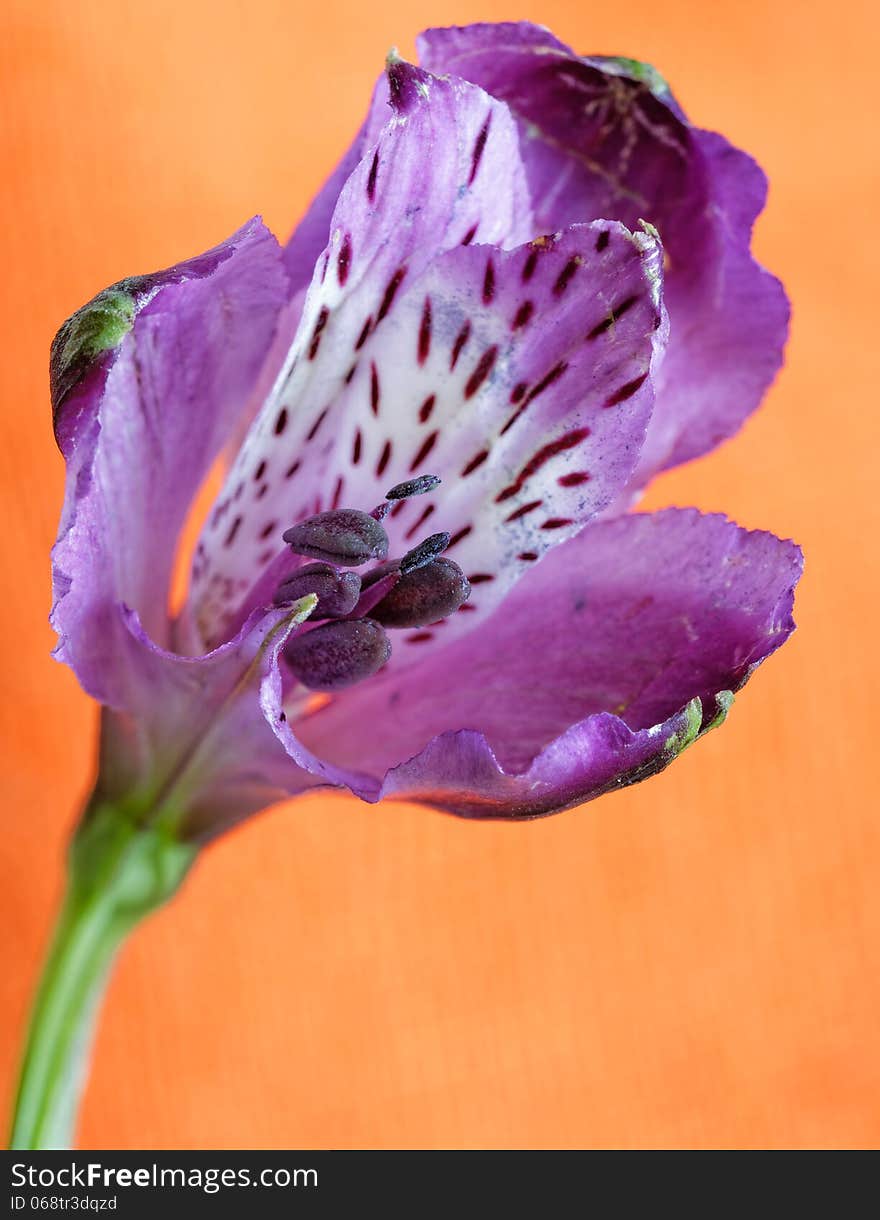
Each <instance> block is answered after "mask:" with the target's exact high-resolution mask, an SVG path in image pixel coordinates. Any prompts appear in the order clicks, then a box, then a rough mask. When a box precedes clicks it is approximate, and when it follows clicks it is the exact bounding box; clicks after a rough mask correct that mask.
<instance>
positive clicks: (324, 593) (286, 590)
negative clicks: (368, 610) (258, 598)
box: [274, 563, 361, 619]
mask: <svg viewBox="0 0 880 1220" xmlns="http://www.w3.org/2000/svg"><path fill="white" fill-rule="evenodd" d="M309 593H314V594H315V595H316V596H317V598H318V605H317V606H316V608H315V612H314V614H313V615H312V618H313V619H316V618H343V617H344V616H345V615H346V614H351V612H352V610H353V609H354V608H355V606H356V605H357V602H358V598H359V597H360V594H361V578H360V577H359V576H358V574H357V573H356V572H339V571H337V569H336V568H332V567H331V566H330V564H329V563H307V564H306V565H305V567H303V568H300V569H299V570H298V571H296V572H293V573H292V574H291V575H290V576H288V578H287V579H286V580H285V581H284V582H283V583H282V584H281V585H279V586H278V592H277V593H276V594H275V599H274V600H275V605H276V606H283V605H286V604H287V602H295V601H298V600H299V599H300V598H301V597H306V596H307V595H308V594H309Z"/></svg>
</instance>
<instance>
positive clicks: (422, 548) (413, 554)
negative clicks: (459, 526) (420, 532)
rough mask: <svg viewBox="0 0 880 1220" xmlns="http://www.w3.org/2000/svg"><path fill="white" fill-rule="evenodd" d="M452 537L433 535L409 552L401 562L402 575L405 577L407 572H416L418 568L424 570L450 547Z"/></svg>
mask: <svg viewBox="0 0 880 1220" xmlns="http://www.w3.org/2000/svg"><path fill="white" fill-rule="evenodd" d="M450 537H451V535H450V534H447V533H442V534H431V535H430V536H429V537H428V538H425V539H424V541H422V542H420V543H419V545H418V546H414V547H413V549H412V550H411V551H407V553H406V554H405V555H404V557H403V559H401V561H400V571H401V573H402V574H403V575H404V576H405V575H406V574H407V572H414V571H415V570H416V568H422V567H424V566H425V564H426V563H430V562H431V560H432V559H436V558H437V556H438V555H439V554H441V553H442V552H443V551H445V550H446V548H447V547H448V546H449V539H450Z"/></svg>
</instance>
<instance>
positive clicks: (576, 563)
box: [297, 509, 801, 816]
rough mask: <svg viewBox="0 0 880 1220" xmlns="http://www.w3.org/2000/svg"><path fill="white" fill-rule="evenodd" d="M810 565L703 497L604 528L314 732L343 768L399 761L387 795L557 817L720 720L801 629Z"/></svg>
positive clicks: (350, 697)
mask: <svg viewBox="0 0 880 1220" xmlns="http://www.w3.org/2000/svg"><path fill="white" fill-rule="evenodd" d="M800 570H801V557H800V552H799V550H798V548H797V547H795V546H794V545H793V544H792V543H788V542H781V541H780V540H779V539H777V538H775V537H774V536H773V535H772V534H767V533H762V532H749V531H746V530H743V529H740V528H738V527H737V526H735V525H733V524H732V523H731V522H729V521H727V520H726V519H725V518H724V517H721V516H714V515H713V516H703V515H701V514H700V513H698V512H697V511H696V510H694V509H686V510H677V509H671V510H667V511H665V512H660V513H656V514H653V515H634V516H628V517H621V518H617V519H615V520H613V521H607V522H601V523H597V524H595V525H592V526H589V527H588V528H587V529H585V530H584V531H583V532H582V533H580V534H578V535H577V536H576V537H575V538H573V539H571V540H570V541H569V542H567V543H565V544H564V545H563V546H560V547H558V548H556V549H555V550H554V551H553V552H551V553H550V554H548V555H547V556H545V558H544V559H543V560H542V561H541V563H540V564H538V565H537V567H536V568H534V569H533V571H532V572H531V573H530V575H529V576H528V578H526V579H525V580H523V581H521V582H520V583H519V585H518V586H517V587H516V589H515V590H514V591H513V592H512V593H511V594H510V595H509V597H508V598H507V599H506V600H505V602H504V604H503V605H502V606H501V607H500V608H499V609H498V610H497V611H496V613H495V614H494V615H493V616H492V617H491V618H490V619H489V620H488V621H487V622H486V623H485V624H484V625H483V626H482V627H481V628H480V629H478V630H476V631H474V632H471V633H470V634H469V635H467V636H465V637H464V638H462V639H459V640H457V641H456V642H454V643H453V644H451V645H450V646H449V647H446V648H443V649H437V650H436V651H435V652H434V653H433V654H432V655H431V656H429V657H428V658H427V659H426V660H425V662H424V663H423V664H420V665H415V666H411V667H410V668H408V669H406V670H404V671H402V672H399V673H395V672H393V671H392V672H390V673H387V674H383V675H379V676H378V677H377V678H375V679H373V680H371V681H369V682H367V683H364V685H363V686H362V687H359V688H355V689H354V690H352V691H351V692H350V693H348V694H346V695H345V696H344V697H343V698H340V699H338V700H336V701H334V702H332V703H331V704H329V705H328V706H327V707H326V708H324V709H323V710H321V711H318V712H317V713H316V714H315V715H313V716H312V717H310V718H309V719H307V720H305V721H303V722H302V723H301V724H300V725H299V726H297V732H298V734H299V737H300V739H301V741H302V743H303V744H304V745H305V746H306V747H307V748H308V749H309V750H310V751H312V752H313V754H315V755H318V756H320V757H321V758H324V759H326V760H328V761H329V762H330V763H332V764H334V765H336V766H339V767H345V768H352V769H356V770H359V771H364V772H367V773H369V774H371V775H373V776H376V777H381V776H382V775H383V773H385V772H386V771H387V772H388V773H387V775H386V776H385V780H384V783H383V786H382V788H381V795H382V796H389V795H396V796H401V797H407V798H412V799H418V800H421V801H427V802H429V803H433V804H436V805H439V806H441V807H443V808H447V809H450V810H451V811H453V812H457V813H466V814H474V815H481V814H493V815H498V816H526V815H535V814H539V813H547V812H552V811H553V810H555V809H558V808H561V807H563V806H566V805H570V804H574V803H577V802H580V801H585V800H588V799H590V798H592V797H593V796H597V795H599V794H600V793H602V792H604V791H607V790H608V789H609V788H613V787H619V786H621V785H623V784H625V783H630V782H633V781H634V780H635V779H640V778H644V776H645V775H646V774H652V773H653V772H654V771H655V770H657V769H660V768H661V767H662V766H665V765H666V763H667V762H669V761H671V759H672V758H673V757H675V755H676V754H677V753H680V751H681V749H682V748H683V745H684V744H689V743H690V741H691V740H693V738H694V736H695V735H696V734H697V733H698V732H699V731H702V730H705V729H706V728H707V727H710V726H711V724H713V723H714V722H715V721H716V718H717V716H718V715H719V714H720V713H721V712H723V711H724V710H725V709H726V706H727V704H729V701H730V695H729V692H732V691H735V690H737V689H739V688H740V687H741V686H742V685H743V684H744V682H745V681H746V680H747V678H748V677H749V675H750V674H751V672H752V671H753V670H754V668H755V667H756V666H757V665H758V664H759V663H760V662H761V661H762V660H764V659H765V658H766V657H767V656H769V655H770V653H772V652H773V651H775V649H776V648H778V647H779V646H780V645H781V644H782V643H783V642H784V641H785V640H786V639H787V637H788V636H789V634H790V633H791V631H792V630H793V627H794V624H793V621H792V618H791V608H792V601H793V589H794V585H795V584H796V582H797V579H798V576H799V574H800ZM476 592H478V590H476V591H475V593H476ZM406 759H409V761H404V760H406ZM366 794H367V795H368V797H369V793H368V792H367V793H366Z"/></svg>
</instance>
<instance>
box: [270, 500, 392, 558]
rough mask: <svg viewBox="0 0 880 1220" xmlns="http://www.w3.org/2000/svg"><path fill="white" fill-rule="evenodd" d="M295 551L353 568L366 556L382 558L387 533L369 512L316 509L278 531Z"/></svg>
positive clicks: (351, 509) (386, 545)
mask: <svg viewBox="0 0 880 1220" xmlns="http://www.w3.org/2000/svg"><path fill="white" fill-rule="evenodd" d="M282 536H283V538H284V541H285V542H286V543H287V544H288V545H289V546H290V549H291V550H292V551H293V552H294V553H295V554H297V555H307V556H308V557H309V558H310V559H326V560H329V562H330V563H335V564H339V565H340V566H341V567H344V568H356V567H358V566H359V565H360V564H362V563H366V562H367V560H368V559H384V558H385V556H386V555H387V554H388V535H387V534H386V533H385V531H384V530H383V528H382V526H381V525H380V524H379V522H378V521H377V520H376V519H375V518H374V517H371V516H370V514H369V513H362V512H361V511H360V510H359V509H356V508H340V509H337V510H336V511H335V512H329V513H318V515H317V516H316V517H309V518H308V519H307V520H306V521H300V523H299V525H294V526H292V527H291V528H290V529H289V530H285V531H284V534H283V535H282Z"/></svg>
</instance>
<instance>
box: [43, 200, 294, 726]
mask: <svg viewBox="0 0 880 1220" xmlns="http://www.w3.org/2000/svg"><path fill="white" fill-rule="evenodd" d="M284 289H285V280H284V273H283V271H282V269H281V264H280V251H279V249H278V246H277V244H276V242H275V240H274V238H273V237H272V236H271V234H269V233H268V232H267V230H266V229H265V228H263V226H262V224H261V223H260V222H259V221H256V220H255V221H251V222H250V224H248V225H245V227H244V228H243V229H241V230H240V231H239V232H238V233H236V234H235V235H234V236H233V237H231V238H230V239H229V240H228V241H227V242H224V243H223V245H221V246H218V247H217V249H216V250H213V251H211V252H209V253H208V254H206V255H202V256H201V257H200V258H197V259H193V260H192V261H190V262H188V263H182V264H180V265H179V266H177V267H173V268H171V269H170V270H168V271H165V272H161V273H159V274H157V275H153V276H144V277H139V278H137V279H132V280H124V281H123V282H122V283H121V284H117V285H115V286H114V287H113V288H110V289H107V290H106V292H103V293H101V294H100V296H98V297H96V298H95V300H94V301H92V302H90V303H89V304H88V305H86V306H84V307H83V309H82V310H80V311H79V313H78V314H75V315H74V317H73V318H71V319H70V321H68V322H67V323H65V325H64V326H63V327H62V329H61V331H60V332H59V335H58V337H57V339H56V340H55V343H54V345H53V351H52V382H53V404H54V409H55V422H56V432H57V435H58V439H59V444H60V445H61V448H62V451H63V452H64V455H65V457H66V459H67V492H66V499H65V505H64V510H63V515H62V520H61V526H60V531H59V537H58V541H57V543H56V545H55V550H54V552H53V561H54V579H55V595H56V603H55V608H54V611H53V617H52V621H53V624H54V626H55V628H56V630H57V631H58V634H59V636H60V642H59V645H58V650H57V653H56V655H57V656H58V657H59V659H61V660H63V661H65V662H67V663H68V664H70V665H71V666H72V667H73V668H74V670H75V671H76V673H77V676H78V678H79V679H80V682H81V683H82V685H83V686H84V688H85V689H86V690H87V691H88V692H89V693H90V694H92V695H94V696H95V697H96V698H98V699H100V700H101V701H102V702H104V703H108V704H113V705H117V706H118V705H120V703H121V701H122V700H123V698H124V691H125V676H124V672H123V671H124V667H125V663H126V662H125V656H126V652H127V649H128V642H127V640H126V638H125V637H124V635H121V634H120V630H119V618H118V614H117V612H116V607H117V606H118V604H120V603H123V602H124V603H125V604H126V605H128V606H129V607H131V608H132V609H134V610H136V611H137V613H138V614H139V616H140V619H141V622H142V623H143V626H144V629H145V630H146V631H147V633H148V634H149V635H150V636H151V637H152V638H153V639H155V640H156V641H157V643H159V644H163V645H166V644H168V643H169V624H168V612H167V602H168V584H169V579H170V574H171V568H172V565H173V562H174V556H175V552H176V548H177V541H178V535H179V532H180V529H181V526H182V524H183V521H184V519H185V516H186V513H187V510H188V508H189V505H190V502H191V500H192V497H193V496H194V494H195V492H196V491H197V489H198V487H199V485H200V483H201V481H202V479H203V478H204V477H205V475H206V473H207V471H208V469H209V468H210V465H211V462H212V461H213V459H214V458H215V457H216V455H217V453H218V452H219V451H220V449H221V448H222V446H223V445H224V444H225V443H226V441H227V439H228V434H229V432H230V430H231V429H232V428H233V427H234V423H235V420H236V417H237V414H238V413H239V412H240V411H241V410H242V408H243V405H244V403H245V402H246V400H247V395H248V391H249V389H250V386H251V384H252V382H253V381H254V379H255V377H256V375H257V372H258V369H259V367H260V363H261V361H262V359H263V357H264V355H265V353H266V350H267V348H268V346H269V343H270V341H271V338H272V334H273V329H274V325H275V318H276V315H277V311H278V308H279V306H280V305H281V303H282V301H283V299H284Z"/></svg>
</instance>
